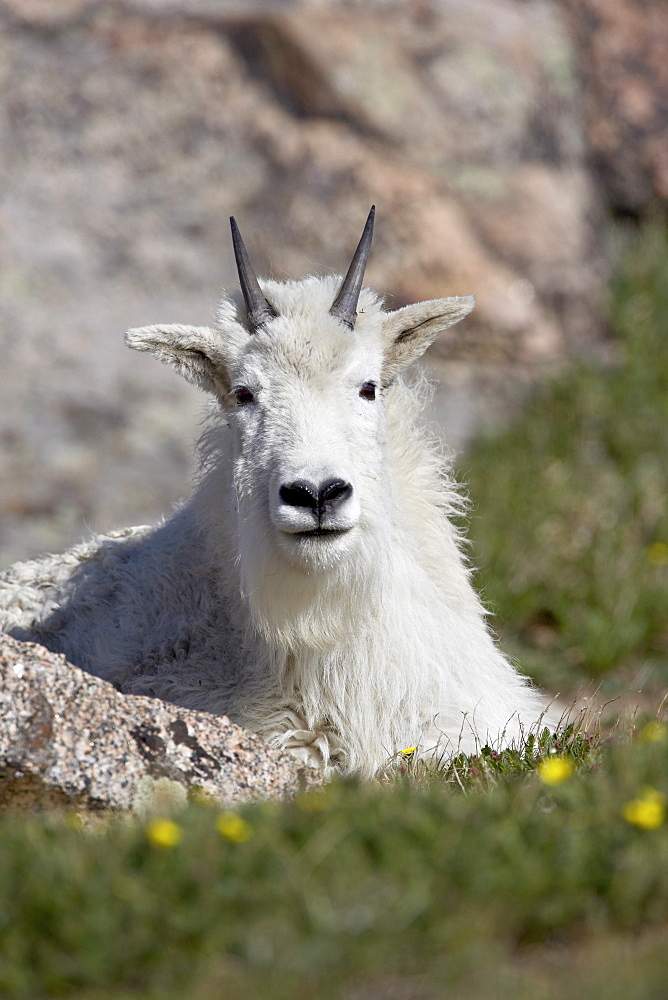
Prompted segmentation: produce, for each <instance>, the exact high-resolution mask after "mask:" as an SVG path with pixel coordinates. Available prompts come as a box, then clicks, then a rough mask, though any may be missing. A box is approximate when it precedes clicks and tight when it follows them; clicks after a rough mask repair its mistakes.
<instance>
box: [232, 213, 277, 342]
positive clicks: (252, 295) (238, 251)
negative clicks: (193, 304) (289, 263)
mask: <svg viewBox="0 0 668 1000" xmlns="http://www.w3.org/2000/svg"><path fill="white" fill-rule="evenodd" d="M230 226H231V227H232V245H233V246H234V257H235V260H236V262H237V271H238V272H239V284H240V285H241V291H242V293H243V297H244V302H245V303H246V312H247V313H248V318H249V320H250V322H251V326H252V327H253V329H254V330H257V328H258V327H260V326H263V325H264V324H265V323H268V322H269V320H270V319H273V318H274V316H275V315H276V311H275V309H274V308H273V307H272V306H271V305H270V304H269V302H268V301H267V299H266V297H265V295H264V292H263V291H262V289H261V288H260V286H259V284H258V280H257V278H256V277H255V271H254V270H253V265H252V264H251V262H250V257H249V256H248V251H247V250H246V247H245V246H244V241H243V240H242V239H241V233H240V232H239V227H238V225H237V222H236V219H235V218H234V216H233V215H231V216H230Z"/></svg>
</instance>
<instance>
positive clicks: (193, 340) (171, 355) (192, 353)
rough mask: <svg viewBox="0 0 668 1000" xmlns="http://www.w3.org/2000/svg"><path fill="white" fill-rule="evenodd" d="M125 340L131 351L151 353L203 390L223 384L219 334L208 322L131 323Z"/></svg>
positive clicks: (224, 376) (224, 377) (224, 374)
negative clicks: (193, 324)
mask: <svg viewBox="0 0 668 1000" xmlns="http://www.w3.org/2000/svg"><path fill="white" fill-rule="evenodd" d="M125 343H126V344H127V345H128V347H131V348H132V349H133V350H135V351H146V352H147V353H149V354H153V355H154V356H155V357H156V358H157V359H158V361H162V362H163V363H164V364H167V365H171V367H172V368H174V369H175V370H176V371H177V372H178V373H179V375H183V377H184V378H186V379H187V380H188V381H189V382H192V383H193V385H196V386H197V387H198V388H200V389H205V390H206V391H207V392H214V393H215V392H220V389H221V386H224V387H226V386H227V374H226V366H225V361H224V359H223V355H222V351H221V345H220V334H219V333H217V332H216V331H215V330H212V329H210V327H208V326H181V325H179V324H177V323H172V324H169V325H159V326H140V327H135V328H133V329H132V330H128V332H127V333H126V334H125Z"/></svg>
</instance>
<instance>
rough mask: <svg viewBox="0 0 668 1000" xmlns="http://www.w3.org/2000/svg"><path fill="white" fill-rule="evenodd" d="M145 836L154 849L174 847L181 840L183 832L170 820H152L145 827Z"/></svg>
mask: <svg viewBox="0 0 668 1000" xmlns="http://www.w3.org/2000/svg"><path fill="white" fill-rule="evenodd" d="M146 836H147V837H148V839H149V841H150V842H151V843H152V844H153V846H154V847H176V845H177V844H180V843H181V841H182V840H183V830H182V828H181V827H180V826H179V824H178V823H175V822H174V821H173V820H171V819H154V820H153V821H152V822H151V823H149V824H148V826H147V827H146Z"/></svg>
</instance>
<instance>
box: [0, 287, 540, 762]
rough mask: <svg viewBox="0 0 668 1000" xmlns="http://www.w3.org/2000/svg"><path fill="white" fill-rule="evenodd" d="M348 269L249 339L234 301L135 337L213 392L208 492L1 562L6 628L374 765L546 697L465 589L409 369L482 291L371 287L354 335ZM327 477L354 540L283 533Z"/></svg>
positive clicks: (494, 733) (136, 689) (452, 489)
mask: <svg viewBox="0 0 668 1000" xmlns="http://www.w3.org/2000/svg"><path fill="white" fill-rule="evenodd" d="M339 281H340V279H338V278H336V277H334V276H328V277H309V278H305V279H304V280H302V281H288V282H273V281H263V282H262V283H261V285H262V290H263V292H264V293H265V295H266V297H267V299H268V300H269V301H270V302H271V304H272V305H273V306H274V308H275V309H276V312H277V313H278V315H277V317H276V319H274V320H273V321H272V322H271V323H270V324H269V325H268V326H267V328H266V329H260V330H259V331H258V332H255V333H253V332H251V331H250V330H249V328H248V322H247V319H246V316H245V312H244V309H243V307H242V306H241V305H240V304H239V303H237V301H236V300H235V299H233V298H225V299H223V301H222V303H221V304H220V306H219V309H218V314H217V321H216V324H215V326H214V327H213V328H211V329H210V328H193V327H183V326H154V327H146V328H143V329H140V330H131V331H129V333H128V335H127V342H128V344H129V346H131V347H133V348H136V349H138V350H142V351H150V352H152V353H153V354H155V355H156V356H157V357H158V358H159V359H160V360H162V361H165V362H167V363H168V364H170V365H172V366H173V367H174V368H176V369H177V370H178V371H179V372H180V373H181V374H183V375H184V376H185V377H186V378H188V379H189V380H190V381H192V382H194V383H195V384H197V385H199V386H200V387H202V388H204V389H206V390H208V391H209V392H211V393H213V395H214V403H213V405H212V407H211V412H210V414H209V417H208V424H207V429H206V431H205V433H204V435H203V438H202V442H201V447H200V450H201V466H200V474H199V477H198V483H197V485H196V488H195V490H194V492H193V494H192V496H191V498H190V500H189V501H188V502H187V503H185V504H184V505H183V506H182V507H181V508H180V509H178V510H177V512H176V513H175V514H174V515H173V516H172V517H171V518H170V519H169V520H168V521H166V522H164V523H162V524H159V525H157V526H153V527H142V528H132V529H127V530H126V531H123V532H116V533H111V534H108V535H98V536H96V537H95V538H93V540H92V541H90V542H88V543H84V544H81V545H79V546H77V547H75V548H74V549H72V550H70V551H69V552H68V553H66V554H64V555H61V556H47V557H45V558H43V559H39V560H34V561H31V562H24V563H18V564H16V565H15V566H13V567H10V568H9V569H8V570H5V571H4V573H3V574H0V625H2V626H3V627H4V628H5V629H6V630H7V631H9V632H11V633H12V634H13V635H15V636H16V637H18V638H21V639H26V640H32V641H36V642H40V643H42V644H43V645H45V646H47V647H49V648H50V649H52V650H55V651H58V652H63V653H65V654H66V655H67V657H68V658H69V659H70V660H71V661H72V662H73V663H75V664H78V665H80V666H81V667H83V668H84V669H86V670H88V671H89V672H91V673H94V674H97V675H99V676H101V677H104V678H106V679H108V680H110V681H112V682H113V683H114V684H116V685H117V686H118V687H119V688H120V689H121V690H122V691H124V692H128V693H132V694H144V695H154V696H157V697H160V698H164V699H166V700H168V701H171V702H174V703H176V704H178V705H182V706H186V707H189V708H196V709H204V710H207V711H209V712H214V713H225V714H226V715H228V716H229V717H230V718H231V719H232V720H233V721H235V722H238V723H239V724H242V725H244V726H247V727H248V728H250V729H252V730H254V731H255V732H257V733H260V734H261V735H263V736H264V737H266V738H267V739H268V740H269V741H270V742H271V743H273V744H275V745H278V746H284V747H288V748H291V749H293V750H295V751H296V752H298V753H299V754H300V755H301V756H303V757H304V758H305V759H307V760H309V761H310V762H314V761H317V762H319V763H320V764H324V765H325V766H332V765H334V766H338V767H339V768H340V769H341V770H343V771H344V772H348V773H358V774H361V775H363V776H371V775H372V774H374V773H375V772H376V771H377V770H378V769H379V768H380V767H381V766H382V765H383V764H384V763H385V762H386V761H387V760H388V758H390V757H392V756H393V755H395V754H397V753H398V752H399V751H401V750H402V749H404V748H407V747H415V746H418V747H420V749H421V750H422V751H424V752H428V751H431V750H432V749H433V748H434V747H438V752H439V753H446V754H450V753H452V752H457V751H459V750H462V751H473V750H474V749H475V748H476V747H478V746H479V745H480V744H484V743H487V742H490V743H494V744H496V745H497V746H499V745H502V744H504V743H508V742H510V741H512V740H515V739H517V738H518V737H520V736H521V734H522V732H523V731H526V730H527V729H528V728H530V727H531V726H534V725H536V724H537V723H538V721H539V720H540V718H541V713H542V711H543V707H544V706H543V702H542V699H541V697H540V695H539V693H538V692H537V691H535V690H533V689H531V687H530V686H529V685H528V684H527V682H526V681H525V679H524V678H522V677H521V676H520V675H519V674H518V673H517V672H516V670H515V669H514V668H513V666H512V665H511V664H510V663H509V662H508V661H507V660H506V659H505V658H504V656H503V655H502V654H501V652H500V651H499V650H498V649H497V647H496V645H495V643H494V641H493V640H492V638H491V636H490V634H489V631H488V629H487V625H486V621H485V612H484V609H483V607H482V606H481V604H480V601H479V599H478V597H477V596H476V594H475V592H474V590H473V588H472V586H471V583H470V581H469V571H468V569H467V566H466V564H465V561H464V559H463V558H462V555H461V552H460V548H459V537H458V532H457V529H456V528H455V527H454V526H453V525H452V523H451V521H450V520H449V517H448V515H449V514H451V513H452V512H454V511H457V510H458V509H459V507H460V497H459V494H458V491H457V488H456V486H455V485H454V484H453V482H452V479H451V478H450V477H449V475H448V472H447V468H444V461H443V458H442V456H441V454H440V453H439V449H438V446H437V445H436V444H435V443H434V441H432V440H431V438H430V436H429V435H428V434H427V433H426V432H425V430H424V428H423V427H422V426H420V424H419V421H418V419H417V418H418V413H419V410H420V409H421V398H420V397H421V396H422V395H423V394H424V392H425V384H424V382H423V381H422V382H421V381H419V380H418V381H415V382H414V383H413V384H412V385H408V384H405V383H404V382H402V380H401V378H400V377H398V376H399V375H400V372H401V371H402V370H403V369H404V368H405V367H406V366H407V365H408V364H409V363H410V362H411V361H413V360H414V359H415V358H416V357H418V356H419V355H420V354H421V353H422V352H423V351H424V350H425V349H426V348H427V347H428V346H429V344H430V343H431V342H432V341H433V340H434V339H435V337H436V336H437V335H438V333H439V332H441V331H442V330H443V329H445V328H446V327H448V326H450V325H451V324H452V323H454V322H457V320H459V319H460V318H462V317H463V316H464V315H466V313H467V312H469V311H470V309H471V308H472V307H473V299H472V298H470V297H466V298H450V299H439V300H434V301H430V302H422V303H417V304H415V305H411V306H406V307H404V308H403V309H399V310H396V311H393V312H386V311H384V309H383V307H382V303H381V302H380V301H379V300H378V298H377V297H376V296H375V295H374V294H373V293H372V292H371V291H370V290H369V289H366V288H364V289H363V290H362V294H361V297H360V301H359V307H358V318H357V323H356V327H355V329H354V331H351V330H349V329H347V328H346V327H345V326H344V325H343V324H342V323H341V322H340V321H339V320H338V319H336V318H335V317H334V316H332V315H330V313H329V307H330V305H331V303H332V300H333V298H334V295H335V293H336V290H337V287H338V285H339ZM369 381H373V382H374V383H376V384H377V385H378V386H379V387H380V386H381V385H383V386H386V388H383V390H382V392H380V390H379V397H378V398H377V399H376V400H370V399H368V398H361V397H360V386H361V385H362V384H363V383H365V382H369ZM240 384H243V385H244V386H249V387H251V388H252V390H253V393H254V396H255V399H254V401H253V403H252V404H251V405H245V406H240V405H239V404H238V402H237V400H236V399H235V397H234V395H233V392H232V390H233V389H234V387H235V386H238V385H240ZM314 468H315V469H317V470H318V471H319V472H322V473H323V474H324V473H328V472H329V473H332V474H335V475H338V476H340V477H342V478H345V479H346V480H347V481H348V482H350V483H351V484H352V486H353V489H354V496H353V500H354V503H353V501H351V504H349V505H348V508H350V509H349V511H348V513H349V516H350V518H351V520H352V521H353V522H354V523H353V524H352V527H350V530H345V531H342V532H340V533H336V534H332V536H331V537H318V538H316V537H308V536H304V535H303V534H296V533H292V534H291V533H290V530H291V529H289V526H288V529H289V530H288V531H287V533H286V531H284V530H282V529H283V528H284V527H285V525H284V523H283V521H281V518H283V520H284V519H285V516H287V515H288V514H290V511H287V513H286V510H277V509H276V503H277V500H276V497H277V495H278V489H279V485H280V483H282V482H286V481H288V480H289V479H291V478H292V479H294V478H295V477H296V476H297V475H299V474H300V473H301V472H303V470H304V469H307V470H312V469H314ZM350 510H352V513H350ZM344 527H346V528H347V527H349V525H347V524H346V525H344Z"/></svg>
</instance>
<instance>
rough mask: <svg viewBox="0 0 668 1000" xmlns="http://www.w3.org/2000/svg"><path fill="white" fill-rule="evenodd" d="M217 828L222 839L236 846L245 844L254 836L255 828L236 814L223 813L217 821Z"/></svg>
mask: <svg viewBox="0 0 668 1000" xmlns="http://www.w3.org/2000/svg"><path fill="white" fill-rule="evenodd" d="M216 827H217V828H218V833H219V834H220V835H221V837H224V838H225V840H231V841H233V842H234V843H235V844H243V843H244V841H246V840H250V838H251V837H252V836H253V827H252V826H251V825H250V823H247V822H246V820H245V819H242V818H241V816H239V815H238V813H235V812H224V813H221V814H220V816H219V817H218V819H217V820H216Z"/></svg>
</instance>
